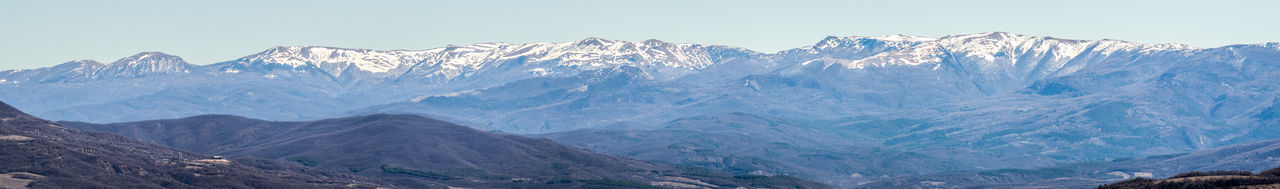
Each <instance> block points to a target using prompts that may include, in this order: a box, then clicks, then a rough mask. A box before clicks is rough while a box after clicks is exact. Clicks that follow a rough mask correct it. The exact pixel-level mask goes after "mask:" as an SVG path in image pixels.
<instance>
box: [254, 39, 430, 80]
mask: <svg viewBox="0 0 1280 189" xmlns="http://www.w3.org/2000/svg"><path fill="white" fill-rule="evenodd" d="M434 52H435V51H433V50H388V51H381V50H371V49H345V48H334V47H322V46H280V47H273V48H270V49H267V50H265V51H262V52H260V53H257V54H253V55H249V56H246V57H243V58H240V59H238V60H237V62H239V63H242V64H279V65H286V66H290V67H295V68H296V67H302V66H315V67H317V68H320V69H321V70H324V71H325V72H328V73H331V74H334V76H338V75H339V74H341V73H343V72H344V71H346V69H347V68H349V67H354V68H356V69H359V70H362V71H367V72H372V73H384V72H388V71H391V70H394V69H397V68H403V67H407V66H412V65H413V64H415V63H417V62H418V61H421V60H422V59H424V58H426V57H427V56H428V55H430V54H432V53H434Z"/></svg>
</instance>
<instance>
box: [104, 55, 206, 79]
mask: <svg viewBox="0 0 1280 189" xmlns="http://www.w3.org/2000/svg"><path fill="white" fill-rule="evenodd" d="M192 67H195V66H194V65H191V64H189V63H187V62H186V61H184V60H182V58H180V57H178V56H173V55H169V54H165V53H161V52H142V53H138V54H135V55H133V56H129V57H125V58H122V59H120V60H117V61H116V62H113V63H111V64H108V65H106V66H105V67H103V68H102V69H100V70H98V72H97V73H96V74H95V75H96V77H111V78H122V77H137V76H143V75H154V74H169V73H190V72H191V68H192Z"/></svg>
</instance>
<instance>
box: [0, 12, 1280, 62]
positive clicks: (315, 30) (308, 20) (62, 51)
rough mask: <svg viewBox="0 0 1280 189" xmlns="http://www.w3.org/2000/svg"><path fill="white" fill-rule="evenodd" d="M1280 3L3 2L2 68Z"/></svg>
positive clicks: (1221, 26)
mask: <svg viewBox="0 0 1280 189" xmlns="http://www.w3.org/2000/svg"><path fill="white" fill-rule="evenodd" d="M1277 2H1280V1H1205V0H1197V1H1118V0H1104V1H1082V0H1073V1H1031V0H1023V1H966V2H962V1H904V0H894V1H883V2H880V1H877V2H862V1H791V0H775V1H751V0H734V1H691V0H686V1H665V0H627V1H612V0H586V1H533V0H525V1H439V2H428V1H373V0H369V1H270V0H250V1H226V0H223V1H173V0H165V1H125V0H112V1H99V0H94V1H56V0H31V1H27V0H0V56H3V58H2V59H0V70H7V69H15V68H36V67H46V66H52V65H55V64H58V63H62V62H67V61H70V60H78V59H94V60H98V61H100V62H103V63H111V62H113V61H116V60H117V59H119V58H122V57H125V56H129V55H133V54H135V53H138V52H142V51H161V52H165V53H169V54H174V55H178V56H181V57H183V58H184V59H186V60H187V61H188V62H191V63H193V64H202V65H203V64H211V63H217V62H222V61H227V60H232V59H235V58H239V57H241V56H245V55H249V54H253V53H256V52H259V51H262V50H265V49H267V48H270V47H272V46H291V45H321V46H334V47H345V48H368V49H429V48H435V47H443V46H445V45H449V44H456V45H465V44H472V43H478V42H508V43H528V42H563V41H576V40H581V39H583V38H586V37H591V36H595V37H601V38H609V39H621V40H645V39H660V40H663V41H669V42H678V43H701V44H716V45H729V46H738V47H745V48H748V49H752V50H756V51H761V52H767V53H772V52H776V51H779V50H783V49H789V48H795V47H800V46H807V45H812V44H813V43H816V42H817V41H818V40H821V39H822V38H823V37H825V36H880V35H888V34H906V35H918V36H926V37H941V36H945V35H952V34H967V33H980V32H988V31H1005V32H1012V33H1019V34H1029V35H1039V36H1053V37H1059V38H1069V39H1104V38H1107V39H1121V40H1128V41H1136V42H1144V43H1184V44H1189V45H1192V46H1197V47H1217V46H1222V45H1227V44H1240V43H1262V42H1268V41H1280V11H1278V10H1277V9H1276V8H1280V3H1277Z"/></svg>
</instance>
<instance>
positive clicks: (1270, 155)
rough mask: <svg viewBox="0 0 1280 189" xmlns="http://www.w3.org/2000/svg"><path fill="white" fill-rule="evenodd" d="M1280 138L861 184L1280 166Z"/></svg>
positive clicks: (1053, 180) (1049, 182)
mask: <svg viewBox="0 0 1280 189" xmlns="http://www.w3.org/2000/svg"><path fill="white" fill-rule="evenodd" d="M1277 156H1280V139H1273V140H1267V141H1260V142H1251V143H1244V144H1236V145H1229V146H1223V147H1218V148H1211V149H1204V150H1197V151H1194V152H1191V153H1185V154H1172V155H1161V156H1150V157H1145V158H1139V159H1130V158H1126V159H1117V160H1113V161H1101V162H1086V163H1074V164H1065V165H1060V166H1053V167H1046V168H1040V169H1004V170H992V171H980V172H955V173H938V174H925V175H919V176H909V177H902V178H894V179H889V180H885V181H881V182H877V183H871V184H868V185H863V186H861V187H863V188H883V187H937V186H936V185H931V183H943V184H944V185H945V186H946V187H947V188H971V187H1001V188H1004V187H1029V186H1039V187H1058V188H1092V187H1097V186H1099V185H1102V184H1106V183H1113V182H1119V181H1122V180H1125V179H1132V178H1136V177H1144V178H1149V179H1150V178H1165V177H1172V176H1175V175H1177V174H1179V173H1183V172H1191V171H1212V170H1247V171H1254V172H1261V171H1264V170H1265V169H1267V168H1269V167H1280V159H1276V158H1275V157H1277Z"/></svg>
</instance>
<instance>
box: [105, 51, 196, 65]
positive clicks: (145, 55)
mask: <svg viewBox="0 0 1280 189" xmlns="http://www.w3.org/2000/svg"><path fill="white" fill-rule="evenodd" d="M177 64H187V62H186V61H183V60H182V58H179V57H178V56H173V55H169V54H165V53H162V52H142V53H138V54H135V55H133V56H129V57H125V58H122V59H120V60H117V61H116V62H113V63H111V65H109V66H138V65H177Z"/></svg>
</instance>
